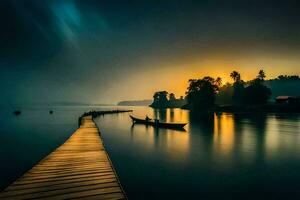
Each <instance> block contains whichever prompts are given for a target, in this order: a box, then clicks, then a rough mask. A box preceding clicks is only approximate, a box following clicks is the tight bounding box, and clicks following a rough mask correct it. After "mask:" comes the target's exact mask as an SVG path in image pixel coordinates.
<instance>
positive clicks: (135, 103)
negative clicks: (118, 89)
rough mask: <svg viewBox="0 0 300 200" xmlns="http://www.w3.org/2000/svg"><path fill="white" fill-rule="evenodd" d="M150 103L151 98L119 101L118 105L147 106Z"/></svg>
mask: <svg viewBox="0 0 300 200" xmlns="http://www.w3.org/2000/svg"><path fill="white" fill-rule="evenodd" d="M151 103H152V100H151V99H145V100H133V101H120V102H119V103H118V106H149V105H150V104H151Z"/></svg>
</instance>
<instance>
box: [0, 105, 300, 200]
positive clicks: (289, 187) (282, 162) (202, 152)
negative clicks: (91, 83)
mask: <svg viewBox="0 0 300 200" xmlns="http://www.w3.org/2000/svg"><path fill="white" fill-rule="evenodd" d="M114 108H116V107H114ZM114 108H111V107H96V108H95V107H71V106H70V107H55V108H49V107H32V108H28V109H25V110H24V111H23V112H22V114H21V115H20V116H18V117H16V116H14V115H13V114H12V113H11V111H7V112H2V113H1V114H0V117H1V118H0V120H1V121H0V125H1V126H0V156H1V157H0V159H1V160H0V169H1V170H0V176H1V182H0V184H1V185H0V186H1V187H2V188H3V187H5V185H7V184H9V182H11V181H13V180H14V179H15V178H16V177H18V176H20V175H21V174H22V173H23V172H25V171H26V170H28V169H29V168H30V167H31V166H32V165H34V164H35V163H36V162H38V161H39V160H40V159H42V158H43V157H44V156H45V155H47V154H48V153H50V152H51V151H52V150H53V149H55V148H56V147H57V146H59V145H60V144H62V143H63V142H64V140H65V139H66V138H68V137H69V136H70V135H71V134H72V132H73V131H74V130H75V129H76V128H77V118H78V116H80V114H81V113H82V112H84V111H88V110H91V109H97V110H104V109H105V110H109V109H114ZM121 108H122V109H127V108H128V107H121ZM130 108H132V109H134V112H133V115H135V116H137V117H145V115H146V114H147V115H148V116H149V117H150V118H160V119H161V120H162V121H169V122H188V123H189V124H188V125H187V127H186V131H176V130H168V129H154V128H152V127H147V126H144V125H135V126H132V123H131V120H130V118H129V114H128V113H122V114H117V115H105V116H104V117H99V118H97V119H96V123H97V124H98V126H99V128H100V131H101V134H102V137H103V140H104V144H105V147H106V150H107V151H108V153H109V156H110V158H111V160H112V162H113V164H114V167H115V169H116V171H117V174H118V176H119V179H120V181H121V184H122V186H123V187H124V189H125V191H126V193H127V195H128V197H129V199H183V198H184V199H220V198H222V199H241V198H243V199H253V198H258V199H267V198H268V199H271V198H273V199H274V198H278V199H282V198H285V199H299V198H300V191H299V186H300V182H299V180H300V115H283V114H280V115H276V114H268V115H264V114H261V113H260V114H258V115H233V114H228V113H227V114H226V113H223V114H219V115H215V114H214V115H210V116H197V115H195V114H193V113H189V112H188V111H186V110H181V109H167V110H160V111H159V110H154V109H152V108H148V107H130ZM49 109H52V110H54V114H53V115H50V114H49Z"/></svg>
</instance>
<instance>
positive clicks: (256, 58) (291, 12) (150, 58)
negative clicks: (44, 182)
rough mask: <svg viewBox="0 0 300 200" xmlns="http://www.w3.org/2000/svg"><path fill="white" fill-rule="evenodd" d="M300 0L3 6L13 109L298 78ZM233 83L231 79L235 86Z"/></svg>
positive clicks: (34, 0) (1, 36)
mask: <svg viewBox="0 0 300 200" xmlns="http://www.w3.org/2000/svg"><path fill="white" fill-rule="evenodd" d="M299 10H300V6H299V3H298V2H297V1H255V0H252V1H214V0H210V1H201V0H198V1H167V0H166V1H96V0H81V1H80V0H77V1H76V0H73V1H72V0H43V1H39V0H27V1H25V0H23V1H22V0H2V1H1V3H0V20H1V32H0V42H1V43H0V44H1V49H0V53H1V57H0V65H1V69H0V74H1V81H0V83H1V86H0V87H1V90H2V91H3V92H2V95H3V98H2V99H3V102H6V103H7V102H11V103H27V102H43V101H48V102H51V101H79V102H105V103H110V102H116V101H118V100H124V99H143V98H149V97H151V96H152V93H153V92H154V91H156V90H159V89H167V90H171V91H173V92H176V93H178V95H179V94H182V93H184V88H185V86H186V85H185V84H186V81H187V80H188V79H189V78H193V77H201V76H203V75H213V76H217V75H219V76H222V77H223V78H224V80H229V78H228V73H229V72H230V71H232V70H234V69H235V70H239V71H241V73H242V76H243V74H244V78H245V79H249V78H252V77H253V76H255V73H257V71H258V70H259V69H260V68H264V69H265V70H266V71H267V75H269V76H270V77H274V76H276V75H279V74H280V73H286V74H298V75H299V73H300V70H299V65H298V63H299V60H300V58H298V55H299V47H300V26H299V21H300V14H299ZM226 76H227V77H226Z"/></svg>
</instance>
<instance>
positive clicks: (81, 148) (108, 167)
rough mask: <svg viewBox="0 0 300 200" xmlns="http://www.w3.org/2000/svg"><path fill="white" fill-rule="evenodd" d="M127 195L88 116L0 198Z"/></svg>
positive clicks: (96, 129)
mask: <svg viewBox="0 0 300 200" xmlns="http://www.w3.org/2000/svg"><path fill="white" fill-rule="evenodd" d="M33 198H34V199H126V195H125V193H124V191H123V189H122V187H121V185H120V183H119V181H118V178H117V175H116V172H115V171H114V169H113V166H112V164H111V161H110V159H109V157H108V155H107V152H106V151H105V148H104V146H103V142H102V139H101V137H100V134H99V131H98V128H97V126H96V124H95V123H94V122H93V120H92V118H91V117H90V116H87V117H84V118H82V123H81V125H80V127H79V128H78V129H77V130H76V131H75V132H74V133H73V135H72V136H71V137H70V138H69V139H68V140H67V141H66V142H65V143H64V144H63V145H61V146H60V147H58V148H57V149H56V150H55V151H54V152H52V153H51V154H50V155H48V156H47V157H46V158H44V159H43V160H42V161H40V162H39V163H38V164H37V165H36V166H34V167H33V168H32V169H31V170H29V171H28V172H27V173H25V174H24V175H23V176H21V177H20V178H19V179H18V180H16V181H15V182H13V183H12V184H11V185H10V186H8V187H7V188H6V189H5V190H4V191H2V192H1V193H0V199H33Z"/></svg>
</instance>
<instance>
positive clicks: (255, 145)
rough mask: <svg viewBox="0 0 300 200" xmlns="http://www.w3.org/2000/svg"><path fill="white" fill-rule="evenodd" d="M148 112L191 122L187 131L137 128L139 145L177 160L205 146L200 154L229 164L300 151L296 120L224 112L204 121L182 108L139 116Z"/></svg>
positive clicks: (166, 118) (156, 115)
mask: <svg viewBox="0 0 300 200" xmlns="http://www.w3.org/2000/svg"><path fill="white" fill-rule="evenodd" d="M139 113H140V115H139ZM142 113H143V114H142ZM145 113H146V114H147V115H148V116H149V117H151V118H158V119H160V120H161V121H166V122H188V123H189V124H188V125H187V126H186V127H185V129H186V132H180V131H176V130H169V129H155V128H153V127H147V126H144V125H141V126H136V128H134V129H135V130H134V139H133V140H134V141H136V143H138V145H141V146H142V147H143V148H145V149H147V150H149V151H155V150H156V149H157V148H159V149H160V150H162V153H163V154H166V155H165V156H167V157H169V158H171V159H172V161H176V162H181V161H185V160H186V159H188V158H189V155H191V154H193V153H194V152H190V151H192V150H193V149H194V148H200V147H203V148H204V149H203V150H204V151H202V152H201V153H203V154H207V155H209V154H210V153H212V155H213V160H215V161H216V162H222V163H227V165H226V166H229V165H230V163H233V162H234V160H236V159H239V160H240V161H242V162H247V163H251V162H256V161H257V160H260V159H263V160H265V161H271V160H274V159H275V160H276V159H278V158H284V157H291V156H297V155H296V154H295V152H299V151H300V132H299V130H300V124H299V123H295V119H290V118H287V119H281V118H278V117H276V116H275V115H263V114H259V115H236V114H230V113H222V114H214V115H213V116H211V117H212V118H210V117H206V118H205V119H204V120H203V119H202V120H201V119H198V118H196V119H195V118H193V117H191V114H190V113H189V112H188V111H186V110H181V109H165V110H155V109H149V110H147V112H145V111H144V112H139V111H137V115H139V117H142V116H145ZM134 114H136V113H134ZM193 145H194V146H193ZM195 145H196V146H197V147H195ZM206 147H209V148H206ZM210 151H211V152H210ZM201 153H200V154H199V155H201Z"/></svg>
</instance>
